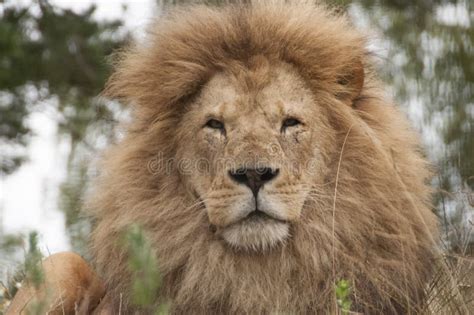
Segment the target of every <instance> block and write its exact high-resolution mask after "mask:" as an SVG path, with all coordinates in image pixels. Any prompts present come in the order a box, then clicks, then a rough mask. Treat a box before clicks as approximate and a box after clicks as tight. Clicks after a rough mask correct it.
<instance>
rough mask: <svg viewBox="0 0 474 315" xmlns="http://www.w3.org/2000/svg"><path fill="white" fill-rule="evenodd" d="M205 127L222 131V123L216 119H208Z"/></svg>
mask: <svg viewBox="0 0 474 315" xmlns="http://www.w3.org/2000/svg"><path fill="white" fill-rule="evenodd" d="M206 127H208V128H212V129H219V130H224V123H223V122H220V121H218V120H216V119H209V120H208V121H207V123H206Z"/></svg>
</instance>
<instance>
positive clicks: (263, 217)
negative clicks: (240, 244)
mask: <svg viewBox="0 0 474 315" xmlns="http://www.w3.org/2000/svg"><path fill="white" fill-rule="evenodd" d="M250 221H260V222H264V221H269V222H271V221H278V222H282V223H287V222H286V221H285V220H282V219H279V218H275V217H274V216H272V215H270V214H268V213H266V212H264V211H262V210H260V209H255V210H253V211H252V212H250V213H249V214H248V215H247V216H246V217H244V218H242V219H240V220H239V221H237V222H236V223H234V224H242V223H248V222H250Z"/></svg>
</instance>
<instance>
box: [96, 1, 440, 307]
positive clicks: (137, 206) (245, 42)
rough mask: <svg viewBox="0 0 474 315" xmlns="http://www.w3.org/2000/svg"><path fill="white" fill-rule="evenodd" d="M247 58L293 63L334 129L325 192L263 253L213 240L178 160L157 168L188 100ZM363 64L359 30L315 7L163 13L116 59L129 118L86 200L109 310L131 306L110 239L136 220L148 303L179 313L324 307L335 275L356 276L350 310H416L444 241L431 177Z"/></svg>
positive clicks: (172, 147)
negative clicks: (157, 275) (153, 294)
mask: <svg viewBox="0 0 474 315" xmlns="http://www.w3.org/2000/svg"><path fill="white" fill-rule="evenodd" d="M253 56H262V57H263V58H266V59H267V60H269V61H272V60H279V61H283V62H285V63H288V64H291V65H293V66H294V67H295V68H296V69H297V70H298V72H299V74H300V75H301V77H302V78H304V80H305V81H306V82H307V83H308V85H309V86H310V88H311V89H312V91H313V92H314V93H315V94H316V93H317V95H319V97H323V98H325V100H326V101H327V103H329V104H332V106H330V108H328V110H327V111H326V112H327V113H328V116H329V117H328V121H329V122H330V124H331V127H332V128H333V129H334V130H335V132H336V135H337V137H336V139H334V142H335V144H334V145H335V147H336V148H337V150H336V152H327V154H328V155H329V156H330V160H331V161H332V163H331V172H330V174H331V176H330V178H328V179H327V181H326V182H327V184H326V185H324V186H323V187H321V188H320V191H319V192H318V198H311V199H309V200H308V201H307V203H306V204H305V206H304V212H303V214H302V219H301V222H300V223H299V224H298V226H297V227H295V228H294V229H292V235H291V239H289V240H288V241H287V243H286V244H285V245H284V246H281V247H279V248H278V249H275V250H273V251H270V252H268V253H265V254H264V255H262V254H258V253H241V252H235V251H232V250H231V249H229V248H225V247H222V246H217V245H216V244H215V243H213V242H212V241H211V236H210V235H209V233H206V231H207V229H208V226H209V223H208V219H207V217H206V213H205V211H198V210H197V209H196V207H194V206H193V204H194V201H193V200H191V198H190V197H189V194H187V193H186V192H185V187H184V185H183V183H182V181H181V178H180V174H179V172H178V170H177V166H176V165H173V164H172V165H171V166H170V168H168V169H167V170H166V171H159V172H156V171H155V172H151V171H150V162H151V161H155V162H156V161H157V158H158V159H159V161H166V160H169V159H172V158H173V157H174V156H175V154H176V150H177V148H178V147H179V146H180V139H179V137H177V136H176V134H177V133H176V129H177V128H185V127H183V126H181V125H180V123H179V122H180V117H181V116H182V115H183V112H184V111H185V110H186V107H185V105H186V103H187V101H188V100H189V99H191V98H192V97H193V95H195V94H196V93H198V92H199V90H200V88H201V87H202V86H203V85H205V84H206V82H207V81H208V80H209V79H210V78H211V77H212V76H213V75H214V74H215V73H217V72H219V71H221V70H222V69H226V68H229V67H231V66H232V64H233V62H234V61H241V62H244V63H245V62H247V61H248V60H250V59H251V58H252V57H253ZM370 64H371V60H370V58H369V57H368V53H367V50H366V48H365V40H364V36H362V35H361V34H360V33H359V32H358V31H356V30H355V29H354V28H353V27H352V26H351V25H350V24H349V22H348V21H347V19H346V17H345V16H343V15H340V14H337V13H335V12H334V11H331V10H330V9H328V8H326V7H323V6H320V5H314V4H312V2H311V1H299V2H296V1H293V2H291V1H290V2H288V1H272V2H267V3H266V4H265V3H262V2H256V3H254V4H252V5H227V6H223V7H208V6H191V7H189V6H188V7H184V8H181V9H176V10H174V11H172V12H171V13H169V14H168V15H166V16H164V17H161V18H160V19H159V21H158V22H157V23H156V24H155V25H154V26H153V27H152V28H151V29H150V32H149V34H148V36H147V37H146V39H145V40H144V41H143V43H141V44H137V45H135V46H133V47H131V48H129V49H128V50H126V51H125V52H123V53H121V54H120V58H119V61H118V63H117V65H116V71H115V73H114V74H113V75H112V76H111V78H110V81H109V83H108V85H107V88H106V92H105V93H106V95H108V96H109V97H112V98H116V99H119V100H120V101H122V102H124V103H126V104H130V106H131V107H132V115H133V118H132V121H131V123H130V124H129V125H128V126H127V134H126V136H125V138H124V139H123V140H121V141H120V142H119V143H118V144H116V145H115V146H113V147H112V148H111V149H110V150H109V151H108V152H107V154H106V155H105V157H104V159H103V162H102V164H101V167H100V170H101V176H100V177H99V178H98V179H97V181H96V185H95V187H94V189H93V190H92V191H93V193H92V195H91V196H90V197H89V200H88V206H87V208H88V210H87V211H88V213H89V214H90V215H91V216H92V217H93V218H94V220H95V226H94V230H93V234H92V237H91V254H92V257H93V261H94V264H95V266H96V267H97V269H98V272H99V274H100V275H102V276H103V277H104V280H105V282H106V285H107V290H108V295H109V298H111V299H112V300H113V301H115V303H116V304H117V305H118V303H119V297H120V295H121V294H122V295H123V299H122V304H123V305H122V309H125V310H132V309H133V308H132V306H131V304H130V299H129V298H130V297H129V293H130V275H129V273H128V271H127V257H126V255H125V253H124V251H123V249H122V248H121V246H120V244H119V243H118V239H119V236H120V235H121V233H122V232H123V230H124V229H125V228H126V227H127V226H129V225H130V224H132V223H140V224H141V225H142V226H143V227H144V228H145V230H146V231H147V236H148V237H149V239H150V240H151V242H152V244H154V249H155V251H156V255H157V257H158V259H159V262H160V266H159V267H160V271H161V273H162V275H163V285H162V289H161V292H160V295H159V296H157V303H160V302H162V301H169V302H170V303H171V307H172V311H173V312H176V313H193V314H197V313H207V314H209V313H256V314H257V313H258V314H259V313H272V312H285V311H288V312H292V313H298V314H300V313H320V312H326V311H330V310H334V307H335V306H334V305H335V299H334V283H335V281H336V280H338V279H347V280H349V281H350V283H351V286H352V288H353V296H352V300H353V307H352V309H353V310H354V311H360V312H363V313H383V314H388V313H407V312H414V311H420V308H421V307H422V304H423V303H422V302H423V301H424V298H425V297H424V288H425V284H426V282H427V280H428V279H429V276H430V273H431V270H432V265H433V254H434V250H435V249H434V248H435V244H434V241H433V240H434V239H436V231H437V227H436V226H437V223H436V218H435V216H434V214H433V213H432V211H431V208H430V188H429V185H428V184H429V179H430V172H429V168H428V164H427V163H426V161H425V159H424V158H423V156H422V153H421V152H420V148H419V143H418V139H417V137H416V135H415V134H414V133H413V131H412V130H411V128H410V127H409V125H408V122H407V120H406V118H405V117H404V116H403V115H402V114H401V113H400V112H399V111H398V110H397V109H396V108H395V107H394V106H393V105H392V104H391V103H390V102H389V101H387V100H386V99H384V97H383V96H382V93H381V92H380V87H381V85H380V83H379V82H378V81H377V80H376V78H375V76H374V75H373V74H372V72H371V71H370ZM361 66H362V67H363V69H364V70H365V71H364V72H365V80H364V81H362V82H363V86H362V85H361V86H360V88H361V90H360V93H359V92H358V93H357V95H356V97H355V98H350V100H349V101H347V99H348V97H349V96H351V95H354V86H353V85H351V84H346V82H349V81H350V80H351V79H352V77H353V76H354V75H356V74H357V71H358V70H357V69H358V68H359V67H361ZM362 82H361V84H362ZM347 103H350V104H347ZM323 136H324V135H323ZM181 145H183V144H182V143H181ZM159 161H158V162H159Z"/></svg>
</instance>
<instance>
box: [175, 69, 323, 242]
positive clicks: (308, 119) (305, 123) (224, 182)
mask: <svg viewBox="0 0 474 315" xmlns="http://www.w3.org/2000/svg"><path fill="white" fill-rule="evenodd" d="M324 117H325V115H323V114H322V108H320V107H318V106H317V104H316V103H315V101H314V96H313V94H312V92H311V91H310V90H309V89H308V88H307V87H306V85H305V82H304V81H303V79H302V78H301V77H299V75H298V74H297V73H296V71H295V70H293V69H292V68H291V67H290V66H289V65H284V64H280V65H275V66H270V65H269V64H268V63H266V62H262V63H261V64H260V65H256V66H255V68H254V69H240V70H239V71H238V73H235V71H234V73H218V74H216V75H215V76H214V77H213V78H212V79H211V80H210V81H209V82H208V84H207V85H206V86H205V87H204V88H203V90H202V91H201V93H200V95H199V96H198V97H197V98H196V100H194V101H193V102H191V104H190V105H189V108H188V110H187V112H186V114H185V115H184V118H183V120H182V122H181V125H180V128H181V129H182V130H180V133H179V134H180V135H181V136H182V141H181V142H180V143H182V144H183V145H182V147H181V148H180V149H179V154H178V156H179V157H180V158H181V159H182V161H186V162H182V163H181V164H180V169H181V172H182V174H184V178H185V181H186V184H187V186H188V188H189V190H190V192H191V193H192V194H194V196H195V197H196V198H197V199H198V201H197V202H202V204H203V206H204V208H205V209H206V211H207V215H208V218H209V222H210V224H211V225H212V226H214V227H215V228H216V233H217V234H218V235H219V236H221V238H222V239H223V240H224V241H225V243H227V244H228V245H231V246H232V247H234V248H237V249H246V250H248V249H252V250H264V249H267V248H271V247H273V246H275V245H277V244H279V243H281V242H282V241H284V240H285V239H287V238H288V236H289V233H290V225H295V224H298V221H299V220H300V216H301V212H302V210H303V208H304V204H305V201H306V199H307V198H308V193H309V192H310V190H311V185H310V184H309V183H310V182H311V183H312V184H314V181H315V180H316V182H317V181H318V179H319V180H320V181H322V180H323V177H324V169H325V163H326V162H325V159H324V156H323V153H322V152H326V151H327V148H326V147H325V146H327V143H326V140H327V139H328V138H331V132H328V131H327V130H325V129H327V128H328V127H327V126H328V123H327V121H326V120H325V119H324ZM321 135H324V138H323V137H321Z"/></svg>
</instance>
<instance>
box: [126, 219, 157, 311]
mask: <svg viewBox="0 0 474 315" xmlns="http://www.w3.org/2000/svg"><path fill="white" fill-rule="evenodd" d="M125 243H126V247H127V250H128V257H129V261H128V262H129V269H130V271H131V273H132V302H133V304H135V305H137V306H140V307H141V308H143V309H149V310H150V309H153V307H154V305H155V302H156V296H157V292H158V289H159V288H160V285H161V277H160V273H159V270H158V262H157V259H156V256H155V254H154V252H153V249H152V246H151V244H150V243H149V241H148V240H147V239H146V237H145V234H144V232H143V230H142V229H141V228H140V227H139V226H137V225H134V226H131V227H130V229H129V230H128V231H127V233H126V237H125ZM163 312H164V313H166V306H165V305H163V306H160V307H159V309H158V313H159V314H163Z"/></svg>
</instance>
